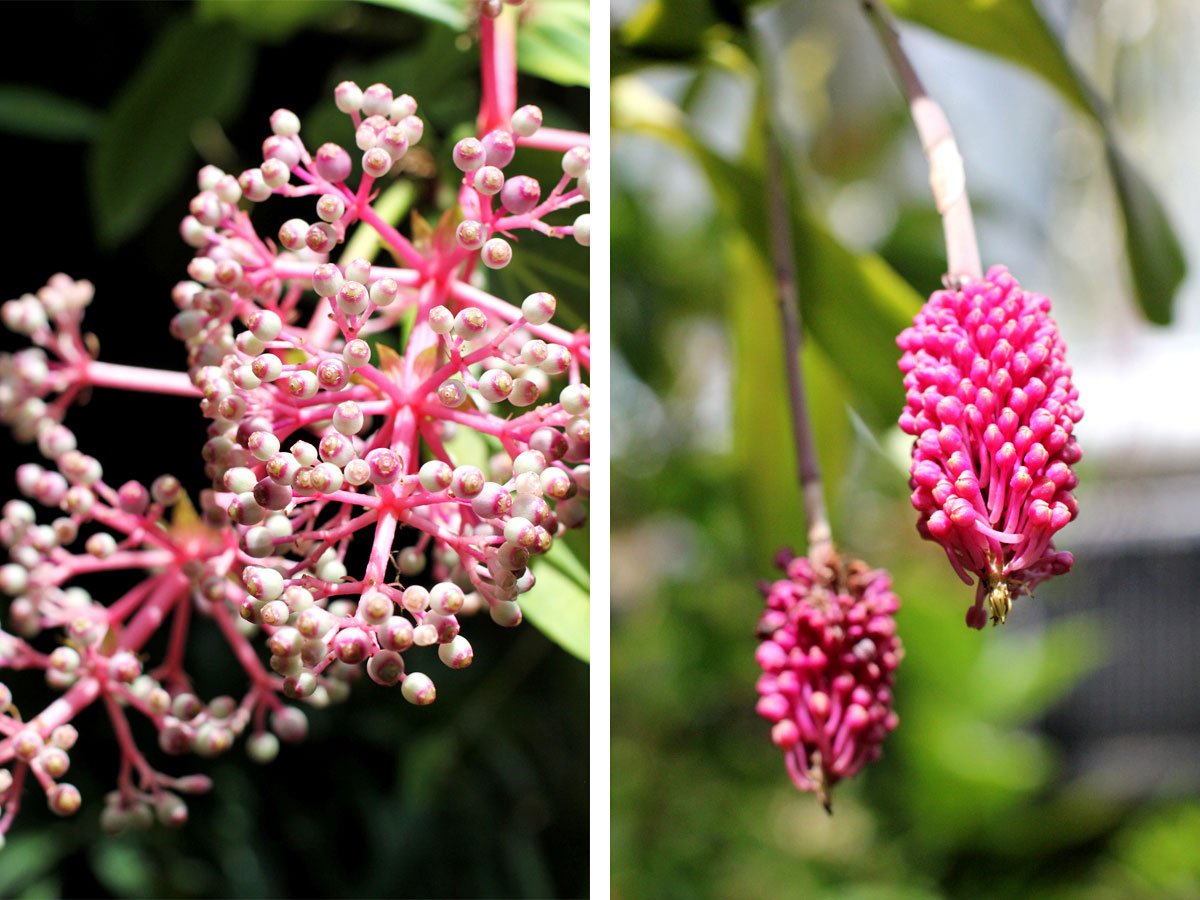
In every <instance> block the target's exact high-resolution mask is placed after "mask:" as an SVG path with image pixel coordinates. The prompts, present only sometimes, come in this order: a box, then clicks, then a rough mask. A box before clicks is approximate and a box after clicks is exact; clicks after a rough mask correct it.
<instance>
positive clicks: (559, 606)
mask: <svg viewBox="0 0 1200 900" xmlns="http://www.w3.org/2000/svg"><path fill="white" fill-rule="evenodd" d="M533 572H534V575H535V576H537V581H536V583H535V584H534V586H533V589H532V590H530V591H528V592H527V593H524V594H522V595H521V598H520V605H521V613H522V615H523V616H524V617H525V619H526V620H527V621H528V622H529V623H530V624H532V625H533V626H534V627H535V628H537V630H538V631H540V632H541V633H542V634H544V635H546V637H548V638H550V640H552V641H554V643H556V644H558V645H559V646H560V647H562V648H563V649H564V650H566V651H567V652H568V653H570V654H571V655H572V656H575V657H577V658H578V659H581V660H583V661H584V662H587V661H588V659H589V652H590V635H591V623H590V618H591V608H592V606H591V597H590V596H589V593H588V574H587V572H586V570H584V569H583V567H582V566H581V565H580V564H579V561H578V560H576V559H575V557H574V556H573V555H572V554H571V551H570V550H569V549H568V548H567V546H566V545H565V544H564V543H563V542H562V541H555V542H554V545H553V546H552V547H551V548H550V550H549V552H548V553H546V555H545V556H543V557H542V558H541V559H540V560H538V561H537V563H536V565H535V566H534V569H533Z"/></svg>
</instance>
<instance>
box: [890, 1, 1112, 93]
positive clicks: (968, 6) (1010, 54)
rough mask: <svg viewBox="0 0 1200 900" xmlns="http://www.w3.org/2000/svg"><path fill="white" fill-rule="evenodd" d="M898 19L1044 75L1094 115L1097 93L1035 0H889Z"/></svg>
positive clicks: (1060, 90)
mask: <svg viewBox="0 0 1200 900" xmlns="http://www.w3.org/2000/svg"><path fill="white" fill-rule="evenodd" d="M887 5H888V6H889V7H890V8H891V9H892V10H894V11H895V12H896V14H897V15H901V16H904V17H905V18H906V19H911V20H912V21H914V22H919V23H920V24H922V25H924V26H925V27H926V28H932V29H933V30H934V31H937V32H940V33H941V34H944V35H946V37H949V38H954V40H956V41H961V42H962V43H964V44H970V45H971V46H972V47H978V48H979V49H981V50H986V51H987V52H988V53H992V54H995V55H996V56H1000V57H1003V58H1004V59H1007V60H1009V61H1010V62H1014V63H1016V64H1017V65H1019V66H1024V67H1025V68H1027V69H1029V70H1030V71H1032V72H1035V73H1036V74H1038V75H1040V76H1041V77H1042V78H1044V79H1045V80H1046V81H1048V82H1049V83H1050V84H1051V85H1053V86H1054V87H1055V88H1057V89H1058V91H1059V93H1061V94H1062V95H1063V96H1064V97H1065V98H1066V99H1067V100H1068V101H1070V102H1071V103H1072V104H1073V105H1075V106H1076V107H1077V108H1078V109H1080V110H1081V111H1083V112H1085V113H1089V114H1093V113H1094V111H1095V107H1094V105H1093V104H1094V95H1093V93H1092V91H1091V90H1090V89H1089V88H1088V87H1087V86H1086V85H1085V84H1084V83H1083V82H1082V81H1081V80H1080V79H1079V77H1078V76H1077V75H1076V73H1075V69H1074V67H1073V66H1072V65H1071V62H1070V60H1068V59H1067V55H1066V53H1065V52H1063V49H1062V46H1061V45H1060V44H1059V42H1058V38H1057V37H1055V35H1054V32H1053V31H1051V30H1050V26H1048V25H1047V24H1046V21H1045V20H1044V19H1043V18H1042V17H1041V15H1040V14H1039V13H1038V11H1037V9H1036V8H1035V7H1034V5H1033V3H1032V0H888V4H887Z"/></svg>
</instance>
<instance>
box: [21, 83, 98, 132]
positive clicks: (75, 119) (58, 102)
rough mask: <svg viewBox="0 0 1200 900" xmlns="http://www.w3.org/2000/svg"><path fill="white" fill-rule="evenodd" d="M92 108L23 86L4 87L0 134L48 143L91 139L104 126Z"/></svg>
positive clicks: (38, 89)
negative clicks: (23, 136)
mask: <svg viewBox="0 0 1200 900" xmlns="http://www.w3.org/2000/svg"><path fill="white" fill-rule="evenodd" d="M100 120H101V119H100V114H99V113H97V112H96V111H95V110H94V109H92V108H91V107H90V106H86V105H85V104H83V103H80V102H79V101H78V100H73V99H71V98H70V97H63V96H61V95H59V94H55V93H53V92H52V91H47V90H43V89H41V88H36V87H29V86H28V85H23V84H3V85H0V131H4V132H7V133H8V134H21V135H26V136H28V137H34V138H41V139H42V140H47V141H86V140H90V139H91V137H92V136H93V135H94V134H95V132H96V129H97V128H98V127H99V126H100Z"/></svg>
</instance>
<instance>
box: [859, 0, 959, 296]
mask: <svg viewBox="0 0 1200 900" xmlns="http://www.w3.org/2000/svg"><path fill="white" fill-rule="evenodd" d="M861 2H862V8H863V12H864V13H866V16H867V19H868V21H870V23H871V26H872V27H873V28H874V29H875V34H876V35H877V36H878V37H879V41H880V43H882V44H883V49H884V50H885V51H886V53H887V57H888V61H889V62H890V63H891V65H892V68H893V69H894V70H895V72H896V77H897V79H899V81H900V89H901V90H902V91H903V92H904V96H905V97H906V98H907V99H908V105H909V109H910V111H911V112H912V118H913V123H914V124H915V125H916V126H917V133H918V134H919V135H920V137H921V147H922V148H923V149H924V151H925V158H926V159H928V160H929V186H930V188H932V190H933V199H934V202H935V203H936V204H937V210H938V213H940V214H941V217H942V231H943V232H944V233H945V236H946V281H947V287H951V288H956V287H958V286H959V285H961V284H962V282H963V281H965V280H970V279H975V280H978V279H981V278H982V277H983V268H982V266H981V264H980V262H979V244H978V243H977V242H976V240H975V221H974V219H973V218H972V217H971V200H970V198H969V197H968V196H967V181H966V176H965V175H964V174H963V160H962V156H961V155H960V154H959V152H958V145H957V144H956V143H955V142H954V133H953V132H952V131H951V130H950V123H949V121H947V119H946V114H945V113H944V112H942V108H941V107H940V106H938V104H937V103H936V102H935V101H934V100H932V99H931V98H930V97H929V95H928V94H926V93H925V88H924V86H923V85H922V84H921V80H920V79H919V78H918V77H917V73H916V71H915V70H914V69H913V67H912V63H911V62H910V61H909V59H908V56H907V55H906V54H905V52H904V48H903V47H901V46H900V35H899V33H898V32H897V31H896V26H895V25H894V24H893V23H892V19H891V15H890V13H889V12H888V9H887V7H886V5H885V3H884V0H861Z"/></svg>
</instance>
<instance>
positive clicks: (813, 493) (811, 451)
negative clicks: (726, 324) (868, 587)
mask: <svg viewBox="0 0 1200 900" xmlns="http://www.w3.org/2000/svg"><path fill="white" fill-rule="evenodd" d="M767 172H768V173H769V174H774V175H776V176H778V179H772V178H770V177H768V179H767V209H768V214H769V216H770V223H771V257H772V260H773V261H774V264H775V283H776V285H777V288H778V291H777V296H778V300H779V316H780V320H781V321H782V324H783V349H784V359H785V361H786V364H787V379H788V395H789V397H790V399H791V413H792V437H793V439H794V440H795V443H796V463H797V468H798V474H799V478H800V490H801V491H802V492H803V494H804V514H805V517H806V518H807V520H808V555H809V557H810V558H811V559H813V560H814V561H817V560H818V559H819V560H822V561H823V560H824V559H825V558H826V557H827V556H828V553H829V551H830V550H831V549H832V534H831V532H830V528H829V514H828V512H827V511H826V509H825V495H824V491H823V490H822V487H821V469H820V465H819V464H818V462H817V449H816V446H815V445H814V443H813V436H812V420H811V419H810V417H809V414H808V401H807V399H806V397H805V391H804V376H803V373H802V372H801V371H800V352H801V350H802V349H803V347H804V334H803V331H802V329H801V326H800V302H799V300H800V298H799V290H798V288H797V285H796V267H795V263H794V262H793V259H792V252H793V243H792V221H791V209H790V205H789V203H788V192H787V178H786V177H785V176H784V172H785V169H784V164H783V159H782V155H781V154H780V152H779V144H778V141H777V139H776V137H775V133H774V131H773V130H771V129H768V133H767Z"/></svg>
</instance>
